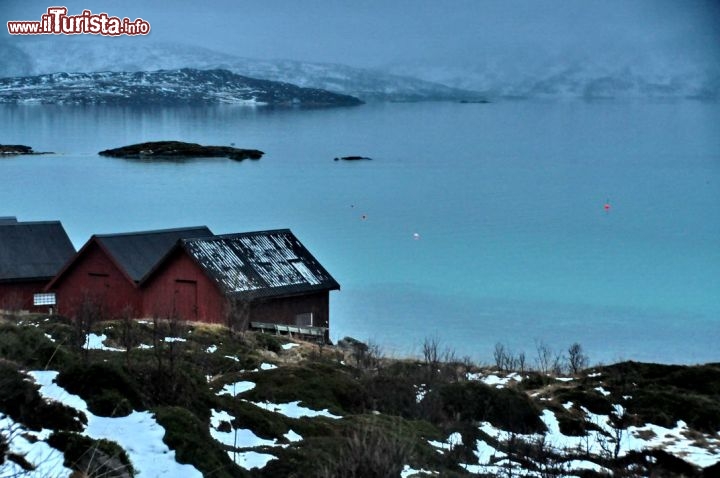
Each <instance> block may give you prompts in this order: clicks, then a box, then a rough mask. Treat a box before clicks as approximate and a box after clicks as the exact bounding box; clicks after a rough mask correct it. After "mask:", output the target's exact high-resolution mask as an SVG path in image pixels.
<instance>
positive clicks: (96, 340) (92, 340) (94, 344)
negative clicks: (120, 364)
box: [85, 334, 125, 352]
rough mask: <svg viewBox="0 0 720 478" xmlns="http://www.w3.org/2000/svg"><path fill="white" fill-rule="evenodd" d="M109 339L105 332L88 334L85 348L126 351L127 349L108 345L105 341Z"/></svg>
mask: <svg viewBox="0 0 720 478" xmlns="http://www.w3.org/2000/svg"><path fill="white" fill-rule="evenodd" d="M105 340H107V336H106V335H105V334H102V335H98V334H87V336H86V337H85V348H86V349H87V350H105V351H108V352H124V351H125V349H116V348H114V347H106V346H105V345H103V342H105Z"/></svg>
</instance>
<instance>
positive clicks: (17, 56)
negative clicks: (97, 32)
mask: <svg viewBox="0 0 720 478" xmlns="http://www.w3.org/2000/svg"><path fill="white" fill-rule="evenodd" d="M91 40H92V39H91ZM105 40H107V39H105ZM110 40H111V41H112V42H113V47H112V48H107V43H105V42H104V41H102V40H101V41H87V39H83V38H71V39H68V38H60V39H42V38H39V39H36V38H22V39H21V41H14V42H12V43H11V42H7V41H6V42H0V56H2V57H3V58H4V59H5V60H6V61H3V62H2V64H0V77H14V76H34V75H44V74H50V73H57V72H80V73H92V72H99V71H126V72H134V71H154V70H177V69H182V68H195V69H201V70H211V69H225V70H229V71H231V72H233V73H237V74H239V75H243V76H248V77H252V78H262V79H266V80H273V81H281V82H286V83H292V84H295V85H298V86H302V87H309V88H320V89H324V90H328V91H332V92H335V93H339V94H345V95H350V96H356V97H358V98H360V99H362V100H380V101H424V100H450V101H458V100H463V99H477V98H480V97H481V96H482V95H481V94H480V93H478V92H476V91H470V90H467V89H462V88H452V87H449V86H446V85H443V84H440V83H433V82H430V81H424V80H419V79H417V78H413V77H409V76H401V75H393V74H389V73H386V72H381V71H376V70H370V69H363V68H354V67H350V66H346V65H338V64H331V63H313V62H303V61H292V60H258V59H250V58H243V57H240V56H235V55H230V54H225V53H220V52H217V51H213V50H209V49H206V48H201V47H194V46H188V45H181V44H175V43H149V42H138V41H123V39H116V38H113V39H110ZM131 40H132V39H131Z"/></svg>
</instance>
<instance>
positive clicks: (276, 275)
mask: <svg viewBox="0 0 720 478" xmlns="http://www.w3.org/2000/svg"><path fill="white" fill-rule="evenodd" d="M181 243H182V245H183V247H184V248H185V250H186V251H187V252H188V254H190V256H191V257H192V258H194V259H195V261H196V262H197V263H198V264H199V265H200V267H202V268H203V270H205V272H206V273H207V274H208V275H209V276H210V277H212V278H213V279H214V280H215V281H216V282H217V283H218V284H219V285H220V286H221V287H222V289H223V290H224V291H225V292H226V293H227V294H228V295H232V296H234V297H252V298H260V297H271V296H279V295H288V294H297V293H304V292H311V291H321V290H334V289H339V288H340V285H339V284H338V283H337V282H336V281H335V279H333V278H332V276H330V274H329V273H328V272H327V271H326V270H325V268H323V267H322V265H320V263H319V262H318V261H317V260H316V259H315V258H314V257H313V256H312V255H311V254H310V252H309V251H308V250H307V249H306V248H305V246H303V245H302V244H301V243H300V241H299V240H298V239H297V238H296V237H295V235H294V234H293V233H292V232H291V231H290V230H289V229H279V230H274V231H259V232H248V233H242V234H228V235H222V236H215V237H212V238H196V239H185V240H183V241H181Z"/></svg>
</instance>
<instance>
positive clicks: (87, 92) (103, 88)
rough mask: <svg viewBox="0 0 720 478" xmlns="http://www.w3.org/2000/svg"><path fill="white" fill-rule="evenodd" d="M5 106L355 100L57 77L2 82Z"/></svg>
mask: <svg viewBox="0 0 720 478" xmlns="http://www.w3.org/2000/svg"><path fill="white" fill-rule="evenodd" d="M0 103H45V104H118V105H132V104H142V105H148V104H208V103H230V104H246V105H288V106H293V105H298V106H352V105H358V104H360V103H362V102H361V101H360V100H358V99H357V98H355V97H352V96H347V95H341V94H337V93H331V92H329V91H324V90H320V89H316V88H301V87H299V86H295V85H291V84H289V83H281V82H277V81H268V80H258V79H255V78H248V77H244V76H240V75H237V74H235V73H231V72H229V71H227V70H195V69H190V68H186V69H181V70H160V71H153V72H142V71H140V72H102V73H52V74H47V75H38V76H24V77H14V78H0Z"/></svg>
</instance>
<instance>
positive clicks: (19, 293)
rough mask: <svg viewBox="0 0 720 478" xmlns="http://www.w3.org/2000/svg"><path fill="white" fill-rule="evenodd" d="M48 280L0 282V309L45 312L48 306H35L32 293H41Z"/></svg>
mask: <svg viewBox="0 0 720 478" xmlns="http://www.w3.org/2000/svg"><path fill="white" fill-rule="evenodd" d="M48 282H50V281H49V280H42V281H18V282H4V283H0V310H29V311H30V312H47V311H48V308H49V306H47V305H43V306H42V307H35V306H34V305H33V295H34V294H38V293H42V292H43V289H44V288H45V286H46V285H47V284H48Z"/></svg>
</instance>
